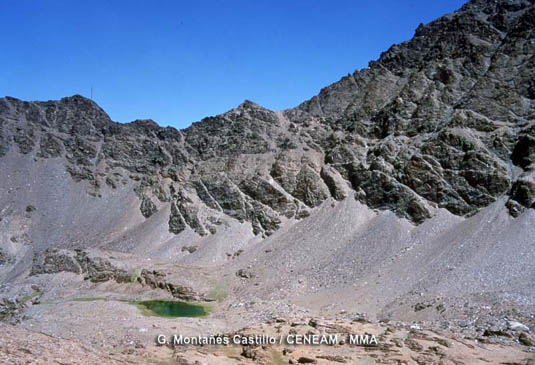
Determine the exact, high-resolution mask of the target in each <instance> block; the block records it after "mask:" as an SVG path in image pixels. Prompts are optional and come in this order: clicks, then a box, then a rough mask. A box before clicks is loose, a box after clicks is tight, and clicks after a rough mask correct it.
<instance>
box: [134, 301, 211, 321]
mask: <svg viewBox="0 0 535 365" xmlns="http://www.w3.org/2000/svg"><path fill="white" fill-rule="evenodd" d="M131 304H134V305H135V306H137V307H138V308H140V309H141V310H142V312H143V314H145V315H151V316H159V317H167V318H176V317H204V316H206V315H208V313H209V312H210V310H209V308H208V307H207V306H204V305H199V304H191V303H186V302H175V301H171V300H145V301H141V302H131Z"/></svg>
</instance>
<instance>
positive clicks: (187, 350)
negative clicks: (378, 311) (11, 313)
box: [0, 318, 535, 365]
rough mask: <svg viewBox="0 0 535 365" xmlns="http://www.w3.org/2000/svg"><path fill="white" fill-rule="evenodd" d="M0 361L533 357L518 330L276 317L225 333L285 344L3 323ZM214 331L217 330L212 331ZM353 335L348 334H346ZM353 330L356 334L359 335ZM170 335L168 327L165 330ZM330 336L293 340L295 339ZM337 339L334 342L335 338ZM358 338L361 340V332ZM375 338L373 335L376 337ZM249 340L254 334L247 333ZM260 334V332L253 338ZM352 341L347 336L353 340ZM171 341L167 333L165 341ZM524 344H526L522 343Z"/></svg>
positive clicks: (516, 360)
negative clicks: (123, 336) (134, 337)
mask: <svg viewBox="0 0 535 365" xmlns="http://www.w3.org/2000/svg"><path fill="white" fill-rule="evenodd" d="M0 329H1V330H2V334H3V336H2V338H1V339H0V349H1V351H0V361H2V363H6V364H18V363H69V364H87V363H106V364H115V363H117V364H120V363H132V364H138V363H144V364H149V363H153V364H170V363H173V364H184V365H186V364H236V363H238V364H288V363H289V364H362V365H363V364H456V365H458V364H519V365H520V364H522V365H531V364H534V363H535V347H533V346H534V344H535V342H534V341H535V339H534V337H533V336H532V335H529V334H526V333H525V332H522V331H521V330H520V331H518V330H508V331H495V332H488V333H484V334H483V335H480V336H478V337H471V336H465V335H461V334H459V333H452V332H449V331H444V330H432V329H421V328H419V327H418V326H410V327H409V326H403V327H400V326H399V324H398V325H396V324H386V323H369V322H367V321H366V320H363V319H357V320H341V319H340V320H324V319H308V318H299V319H286V318H277V319H275V320H272V321H269V322H266V323H261V324H257V325H255V326H252V327H248V328H246V329H243V330H241V331H238V332H236V333H231V334H228V338H230V339H231V340H230V341H231V342H232V341H233V339H235V338H238V337H236V336H239V339H240V340H236V342H238V341H243V339H244V338H246V339H251V338H253V336H264V337H272V338H275V339H277V340H278V339H279V338H280V336H282V337H283V338H285V339H286V341H288V340H289V341H290V342H291V344H282V345H281V344H275V345H270V344H266V345H256V344H255V345H245V346H242V345H239V344H230V345H204V346H193V345H184V344H176V345H172V344H171V345H161V346H157V345H155V344H145V345H143V344H139V343H136V344H131V345H125V344H123V345H113V346H108V345H104V346H102V347H95V346H93V345H90V344H88V343H86V342H83V341H82V342H80V341H72V340H64V339H61V338H58V337H51V336H48V335H44V334H42V333H38V332H33V331H28V330H25V329H22V328H18V327H13V326H9V325H1V326H0ZM211 335H212V336H213V335H216V334H211ZM351 336H354V339H353V340H351ZM357 336H359V337H357ZM169 338H172V337H171V334H169ZM307 338H308V339H309V340H308V341H311V342H312V341H316V342H317V343H321V341H324V342H325V341H329V339H330V341H333V342H331V343H330V344H328V345H326V344H322V345H294V342H299V341H307V340H306V339H307ZM332 339H336V341H337V343H334V340H332ZM359 339H360V340H359ZM375 339H376V341H377V342H375ZM249 341H253V340H249ZM256 341H259V342H261V341H262V339H260V338H259V339H256ZM351 341H353V343H351ZM171 342H172V341H171ZM526 346H532V347H531V351H526Z"/></svg>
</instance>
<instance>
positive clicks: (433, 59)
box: [0, 0, 535, 270]
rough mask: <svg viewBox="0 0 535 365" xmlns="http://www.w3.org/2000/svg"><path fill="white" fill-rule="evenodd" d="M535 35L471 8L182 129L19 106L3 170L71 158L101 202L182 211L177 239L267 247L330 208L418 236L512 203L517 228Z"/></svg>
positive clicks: (485, 5)
mask: <svg viewBox="0 0 535 365" xmlns="http://www.w3.org/2000/svg"><path fill="white" fill-rule="evenodd" d="M534 28H535V7H534V5H533V3H532V1H528V0H512V1H495V2H488V1H483V0H472V1H469V2H468V3H467V4H465V5H464V6H463V7H462V8H461V9H460V10H458V11H456V12H455V13H452V14H448V15H446V16H444V17H441V18H439V19H437V20H435V21H433V22H431V23H429V24H426V25H423V24H422V25H420V26H419V27H418V28H417V29H416V31H415V34H414V37H413V39H411V40H409V41H407V42H404V43H401V44H398V45H394V46H392V47H391V48H390V49H389V50H387V51H386V52H384V53H383V54H381V56H380V58H379V59H378V60H376V61H372V62H370V64H369V67H368V68H366V69H363V70H357V71H355V72H354V73H353V74H349V75H347V76H345V77H343V78H342V79H341V80H340V81H339V82H336V83H334V84H332V85H330V86H328V87H326V88H324V89H322V90H321V91H320V93H319V94H318V95H317V96H315V97H313V98H312V99H310V100H308V101H306V102H304V103H303V104H301V105H299V106H297V107H296V108H292V109H289V110H285V111H283V112H274V111H270V110H268V109H265V108H263V107H261V106H259V105H257V104H255V103H253V102H250V101H245V102H244V103H243V104H241V105H239V106H238V107H237V108H235V109H233V110H231V111H229V112H227V113H224V114H222V115H219V116H215V117H209V118H205V119H203V120H202V121H200V122H198V123H194V124H193V125H192V126H191V127H189V128H186V129H184V130H181V131H178V130H176V129H174V128H170V127H168V128H162V127H159V126H158V125H157V124H156V123H155V122H153V121H152V120H137V121H134V122H132V123H128V124H119V123H115V122H113V121H111V120H110V118H109V117H108V116H107V115H106V113H105V112H104V111H103V110H102V109H101V108H99V107H98V106H97V105H96V104H95V103H94V102H92V101H90V100H88V99H85V98H83V97H81V96H73V97H68V98H64V99H62V100H60V101H48V102H25V101H20V100H17V99H14V98H10V97H6V98H3V99H0V158H7V157H6V156H7V155H8V153H9V152H10V151H11V150H13V151H14V152H16V153H20V154H23V155H28V156H32V158H36V159H51V158H54V159H63V161H64V163H65V169H66V171H67V172H68V173H69V174H70V176H71V178H72V179H74V180H75V181H83V182H85V183H87V191H88V193H90V194H93V195H95V196H96V197H98V196H101V195H102V194H103V193H104V191H105V190H106V189H117V187H119V186H123V185H127V184H128V183H130V182H131V183H133V184H134V189H135V191H136V194H137V196H138V197H139V199H140V201H139V204H140V205H139V209H140V212H141V214H142V215H143V216H144V217H145V218H149V217H151V216H152V215H153V214H154V213H155V212H156V211H157V210H158V209H159V208H157V206H156V204H155V203H154V202H155V201H156V199H157V200H158V201H159V202H160V203H161V204H159V205H158V207H161V206H165V205H170V216H169V221H168V223H169V231H170V232H172V233H175V234H179V233H181V232H183V231H184V230H185V229H186V228H187V227H190V228H191V229H192V230H194V231H195V232H196V233H197V234H199V235H207V234H213V233H214V232H216V231H217V229H216V228H215V227H214V226H213V225H212V224H211V223H210V221H209V217H211V216H212V215H213V214H215V213H216V212H217V213H218V214H220V213H223V214H226V215H227V216H229V217H230V218H231V219H236V220H238V221H239V222H248V223H250V224H251V226H252V229H253V232H254V233H255V234H261V235H264V236H266V235H269V234H271V233H273V232H274V231H276V230H277V229H278V228H279V227H280V225H281V222H282V220H283V219H300V218H303V217H306V216H307V215H308V214H309V210H310V209H314V208H315V207H317V206H319V205H321V204H322V203H323V202H324V201H326V200H327V199H330V198H333V199H335V200H343V199H353V197H354V198H356V199H358V200H359V201H361V202H362V203H364V204H367V205H369V206H370V207H372V208H377V209H388V210H391V211H393V212H395V213H396V214H397V215H398V216H399V217H403V218H406V219H409V220H411V221H412V222H414V223H416V224H418V223H421V222H423V221H424V220H426V219H427V218H429V217H431V216H433V214H434V211H435V209H437V208H444V209H447V210H449V211H450V212H451V213H453V214H456V215H471V214H474V213H475V212H477V211H478V210H479V209H481V208H482V207H485V206H487V205H489V204H491V203H492V202H494V201H496V200H497V199H498V198H500V197H502V196H504V195H508V196H509V200H508V203H507V207H508V208H509V210H510V212H511V214H512V215H513V216H518V215H519V214H521V213H522V211H523V210H525V209H530V208H533V205H534V201H535V193H534V191H535V188H534V182H533V170H534V169H535V103H533V100H534V98H535V84H534V83H533V80H534V79H535V65H534V59H535V58H534V57H533V55H534V54H535V38H534V37H535V36H534V33H533V29H534ZM64 264H66V263H64ZM44 267H45V268H44V269H43V270H48V269H46V267H48V266H46V264H45V266H44Z"/></svg>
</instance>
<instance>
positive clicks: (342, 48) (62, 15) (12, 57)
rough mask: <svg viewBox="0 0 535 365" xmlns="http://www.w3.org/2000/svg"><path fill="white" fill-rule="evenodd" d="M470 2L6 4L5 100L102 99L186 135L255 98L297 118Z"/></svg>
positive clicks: (34, 0) (1, 70)
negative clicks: (312, 102) (333, 88)
mask: <svg viewBox="0 0 535 365" xmlns="http://www.w3.org/2000/svg"><path fill="white" fill-rule="evenodd" d="M463 3H464V1H462V0H436V1H429V0H417V1H416V0H415V1H410V0H405V1H400V0H384V1H354V0H353V1H350V0H348V1H345V0H344V1H338V0H331V1H323V0H322V1H310V0H308V1H301V0H299V1H290V0H286V1H279V0H270V1H268V0H265V1H264V0H247V1H241V0H237V1H232V0H227V1H215V0H214V1H178V0H176V1H148V0H147V1H137V0H128V1H122V0H121V1H119V0H108V1H103V0H92V1H81V0H74V1H73V0H69V1H65V0H48V1H41V0H0V49H1V53H0V96H4V95H9V96H13V97H17V98H20V99H24V100H50V99H59V98H61V97H63V96H69V95H73V94H82V95H84V96H87V97H89V96H90V90H91V86H93V99H94V100H95V101H96V102H97V103H98V104H99V105H100V106H101V107H103V108H104V110H105V111H106V112H107V113H108V114H109V115H110V116H111V118H112V119H113V120H116V121H119V122H128V121H132V120H134V119H138V118H152V119H154V120H155V121H157V122H158V123H159V124H161V125H172V126H175V127H179V128H182V127H186V126H188V125H190V124H191V123H192V122H194V121H197V120H199V119H201V118H203V117H205V116H210V115H216V114H219V113H222V112H225V111H227V110H228V109H231V108H233V107H235V106H236V105H238V104H240V103H241V102H242V101H243V100H244V99H249V100H252V101H255V102H257V103H259V104H261V105H263V106H265V107H268V108H271V109H276V110H277V109H285V108H289V107H293V106H295V105H297V104H299V103H300V102H302V101H304V100H306V99H308V98H310V97H312V96H313V95H315V94H317V93H318V91H319V90H320V89H321V88H322V87H324V86H327V85H328V84H330V83H332V82H335V81H337V80H339V79H340V77H342V76H343V75H346V74H347V73H349V72H353V71H354V70H355V69H361V68H364V67H366V66H367V64H368V61H370V60H373V59H377V57H378V56H379V54H380V53H381V52H382V51H384V50H386V49H387V48H388V47H389V46H390V45H392V44H394V43H399V42H402V41H404V40H407V39H410V38H411V37H412V35H413V34H414V30H415V29H416V27H417V26H418V24H419V23H420V22H422V23H427V22H429V21H431V20H433V19H435V18H437V17H439V16H441V15H443V14H445V13H449V12H452V11H453V10H455V9H457V8H459V7H460V6H462V4H463Z"/></svg>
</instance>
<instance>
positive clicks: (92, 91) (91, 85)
mask: <svg viewBox="0 0 535 365" xmlns="http://www.w3.org/2000/svg"><path fill="white" fill-rule="evenodd" d="M91 100H93V85H91Z"/></svg>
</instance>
